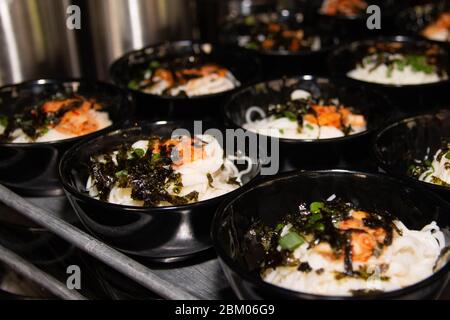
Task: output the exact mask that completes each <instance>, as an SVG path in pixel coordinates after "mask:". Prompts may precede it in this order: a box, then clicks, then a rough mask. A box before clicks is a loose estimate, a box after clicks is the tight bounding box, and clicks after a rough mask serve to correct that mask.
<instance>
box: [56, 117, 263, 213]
mask: <svg viewBox="0 0 450 320" xmlns="http://www.w3.org/2000/svg"><path fill="white" fill-rule="evenodd" d="M180 122H189V120H158V121H140V122H137V123H135V124H136V126H134V125H131V126H126V127H124V128H119V129H116V130H114V131H110V132H107V133H106V134H103V135H100V136H96V137H93V138H91V139H84V140H83V141H81V142H79V143H78V144H76V145H74V146H72V147H71V148H70V149H69V150H67V151H66V152H65V153H64V155H63V156H62V158H61V161H60V162H59V166H58V173H59V180H60V182H61V184H62V186H63V188H64V190H65V191H66V193H69V194H71V195H72V196H74V197H75V198H78V199H81V200H83V201H85V202H88V203H91V204H93V205H101V206H104V207H105V208H110V209H114V210H122V211H127V212H144V213H159V212H160V213H164V214H167V212H174V211H183V210H189V209H193V208H196V207H202V206H208V205H210V204H212V203H220V202H222V201H223V200H224V199H226V198H227V197H230V196H233V195H235V194H238V193H240V192H242V190H244V189H243V188H245V187H246V186H247V185H251V184H252V183H253V182H254V181H255V180H257V179H258V178H259V176H260V173H261V163H260V161H259V159H258V160H257V163H255V165H256V166H257V167H256V170H257V171H256V174H255V176H253V177H252V178H251V179H250V181H248V182H247V183H245V184H243V185H242V186H240V187H239V188H236V189H234V190H232V191H230V192H227V193H224V194H222V195H220V196H218V197H214V198H211V199H206V200H202V201H197V202H193V203H188V204H184V205H178V206H176V205H170V206H162V207H139V206H131V205H121V204H114V203H110V202H106V201H102V200H99V199H95V198H93V197H91V196H89V195H88V194H86V193H84V192H81V191H79V190H78V189H77V188H76V187H74V186H73V185H72V183H71V182H70V181H69V179H68V176H69V174H65V172H68V171H67V170H68V169H67V168H66V165H67V162H68V161H69V159H70V158H72V157H73V155H74V154H76V153H77V152H78V151H79V150H80V149H83V147H85V146H87V145H91V144H93V143H95V142H97V141H99V140H102V139H105V138H107V137H111V136H118V135H120V134H123V133H125V132H130V131H134V130H142V126H144V125H147V126H155V125H157V126H159V125H167V124H177V123H180ZM64 169H66V170H64Z"/></svg>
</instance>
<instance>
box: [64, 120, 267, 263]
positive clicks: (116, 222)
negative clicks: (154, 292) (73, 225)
mask: <svg viewBox="0 0 450 320" xmlns="http://www.w3.org/2000/svg"><path fill="white" fill-rule="evenodd" d="M180 128H183V129H186V130H189V132H191V134H192V133H194V123H193V122H191V121H181V120H180V121H171V122H167V121H158V122H148V123H141V124H139V125H137V126H133V127H130V128H128V129H123V130H117V131H115V132H111V133H109V134H107V135H104V136H101V137H98V138H95V139H92V140H89V141H86V142H84V143H82V144H79V145H77V146H75V147H73V148H72V149H71V150H69V151H68V152H67V153H66V154H65V155H64V157H63V159H62V160H61V165H60V175H61V180H62V183H63V186H64V189H65V191H66V194H67V196H68V198H69V201H70V202H71V204H72V206H73V208H74V209H75V211H76V213H77V214H78V216H79V218H80V220H81V221H82V223H83V224H84V225H85V227H86V228H87V229H88V230H89V231H90V232H91V233H92V234H93V235H95V236H97V237H98V238H100V239H102V240H103V241H105V242H106V243H108V244H110V245H112V246H114V247H116V248H117V249H119V250H122V251H123V252H125V253H128V254H132V255H135V256H140V257H144V258H148V259H150V260H154V261H160V262H174V261H176V260H182V259H187V258H189V257H192V256H193V255H196V254H198V253H200V252H202V251H205V250H206V249H208V248H210V247H211V240H210V237H209V230H210V225H211V220H212V217H213V215H214V211H215V210H216V208H217V206H218V205H219V204H220V203H221V202H222V201H223V200H225V199H227V198H230V197H233V196H236V194H238V193H239V192H240V191H241V188H239V189H236V190H234V191H232V192H230V193H227V194H224V195H222V196H220V197H217V198H213V199H209V200H205V201H200V202H196V203H193V204H188V205H182V206H167V207H153V208H143V207H135V206H123V205H116V204H111V203H107V202H104V201H100V200H97V199H94V198H92V197H90V196H89V194H88V193H87V192H86V181H87V179H88V176H89V172H88V166H87V164H88V163H89V159H90V156H91V155H93V154H98V153H99V152H100V153H101V152H107V151H109V150H111V149H112V148H114V147H115V146H117V145H118V144H121V143H123V142H126V141H133V142H134V141H136V140H138V139H140V138H142V137H148V136H151V135H156V136H160V137H165V138H169V137H171V135H172V133H173V131H174V130H175V129H180ZM208 128H211V126H209V127H208V126H207V125H206V123H203V129H204V130H206V129H208ZM195 134H198V133H195ZM258 173H259V164H258V163H257V161H256V160H255V163H254V164H253V165H252V170H251V172H249V173H248V174H246V175H245V176H243V182H244V183H248V182H250V181H251V180H252V179H253V178H255V177H256V176H257V175H258Z"/></svg>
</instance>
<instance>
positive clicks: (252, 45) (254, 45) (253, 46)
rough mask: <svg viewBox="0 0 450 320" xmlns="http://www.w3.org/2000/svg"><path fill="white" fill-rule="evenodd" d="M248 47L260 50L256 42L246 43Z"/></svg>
mask: <svg viewBox="0 0 450 320" xmlns="http://www.w3.org/2000/svg"><path fill="white" fill-rule="evenodd" d="M245 47H246V48H247V49H253V50H258V48H259V46H258V44H257V43H256V42H249V43H247V44H246V45H245Z"/></svg>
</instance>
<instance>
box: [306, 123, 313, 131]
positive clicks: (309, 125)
mask: <svg viewBox="0 0 450 320" xmlns="http://www.w3.org/2000/svg"><path fill="white" fill-rule="evenodd" d="M305 127H307V128H308V129H309V130H314V127H313V126H312V125H311V124H309V123H308V124H307V125H306V126H305Z"/></svg>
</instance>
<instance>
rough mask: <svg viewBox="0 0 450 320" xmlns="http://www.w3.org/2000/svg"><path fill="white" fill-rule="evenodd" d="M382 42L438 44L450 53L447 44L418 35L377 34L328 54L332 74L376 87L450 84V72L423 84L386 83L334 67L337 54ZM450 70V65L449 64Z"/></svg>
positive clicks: (417, 86)
mask: <svg viewBox="0 0 450 320" xmlns="http://www.w3.org/2000/svg"><path fill="white" fill-rule="evenodd" d="M382 42H402V43H414V44H416V45H426V44H429V45H436V46H438V47H439V49H440V50H441V51H442V52H443V53H444V55H445V56H446V57H448V56H449V55H450V52H449V50H447V49H446V48H445V46H444V45H443V44H442V43H439V42H436V41H431V40H428V39H426V38H422V37H420V36H417V35H407V34H396V35H389V36H377V37H371V38H367V39H362V40H355V41H352V42H349V43H344V44H343V45H341V46H339V47H338V48H336V50H334V51H333V52H332V53H330V55H329V56H328V65H329V66H331V75H333V76H336V77H337V76H339V77H343V78H345V79H348V80H350V81H352V82H355V83H358V84H360V85H361V86H373V87H376V88H381V89H400V88H410V89H416V88H423V89H425V88H430V87H436V86H439V85H444V84H450V74H448V75H447V79H441V80H439V81H435V82H429V83H421V84H386V83H376V82H370V81H363V80H358V79H354V78H351V77H349V76H348V75H347V73H346V74H341V73H340V72H337V71H336V69H335V68H334V67H333V61H334V60H335V59H336V56H337V55H339V54H342V52H344V51H351V49H352V47H355V46H356V47H360V46H362V45H367V44H370V43H382ZM448 68H449V70H450V65H449V66H448Z"/></svg>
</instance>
